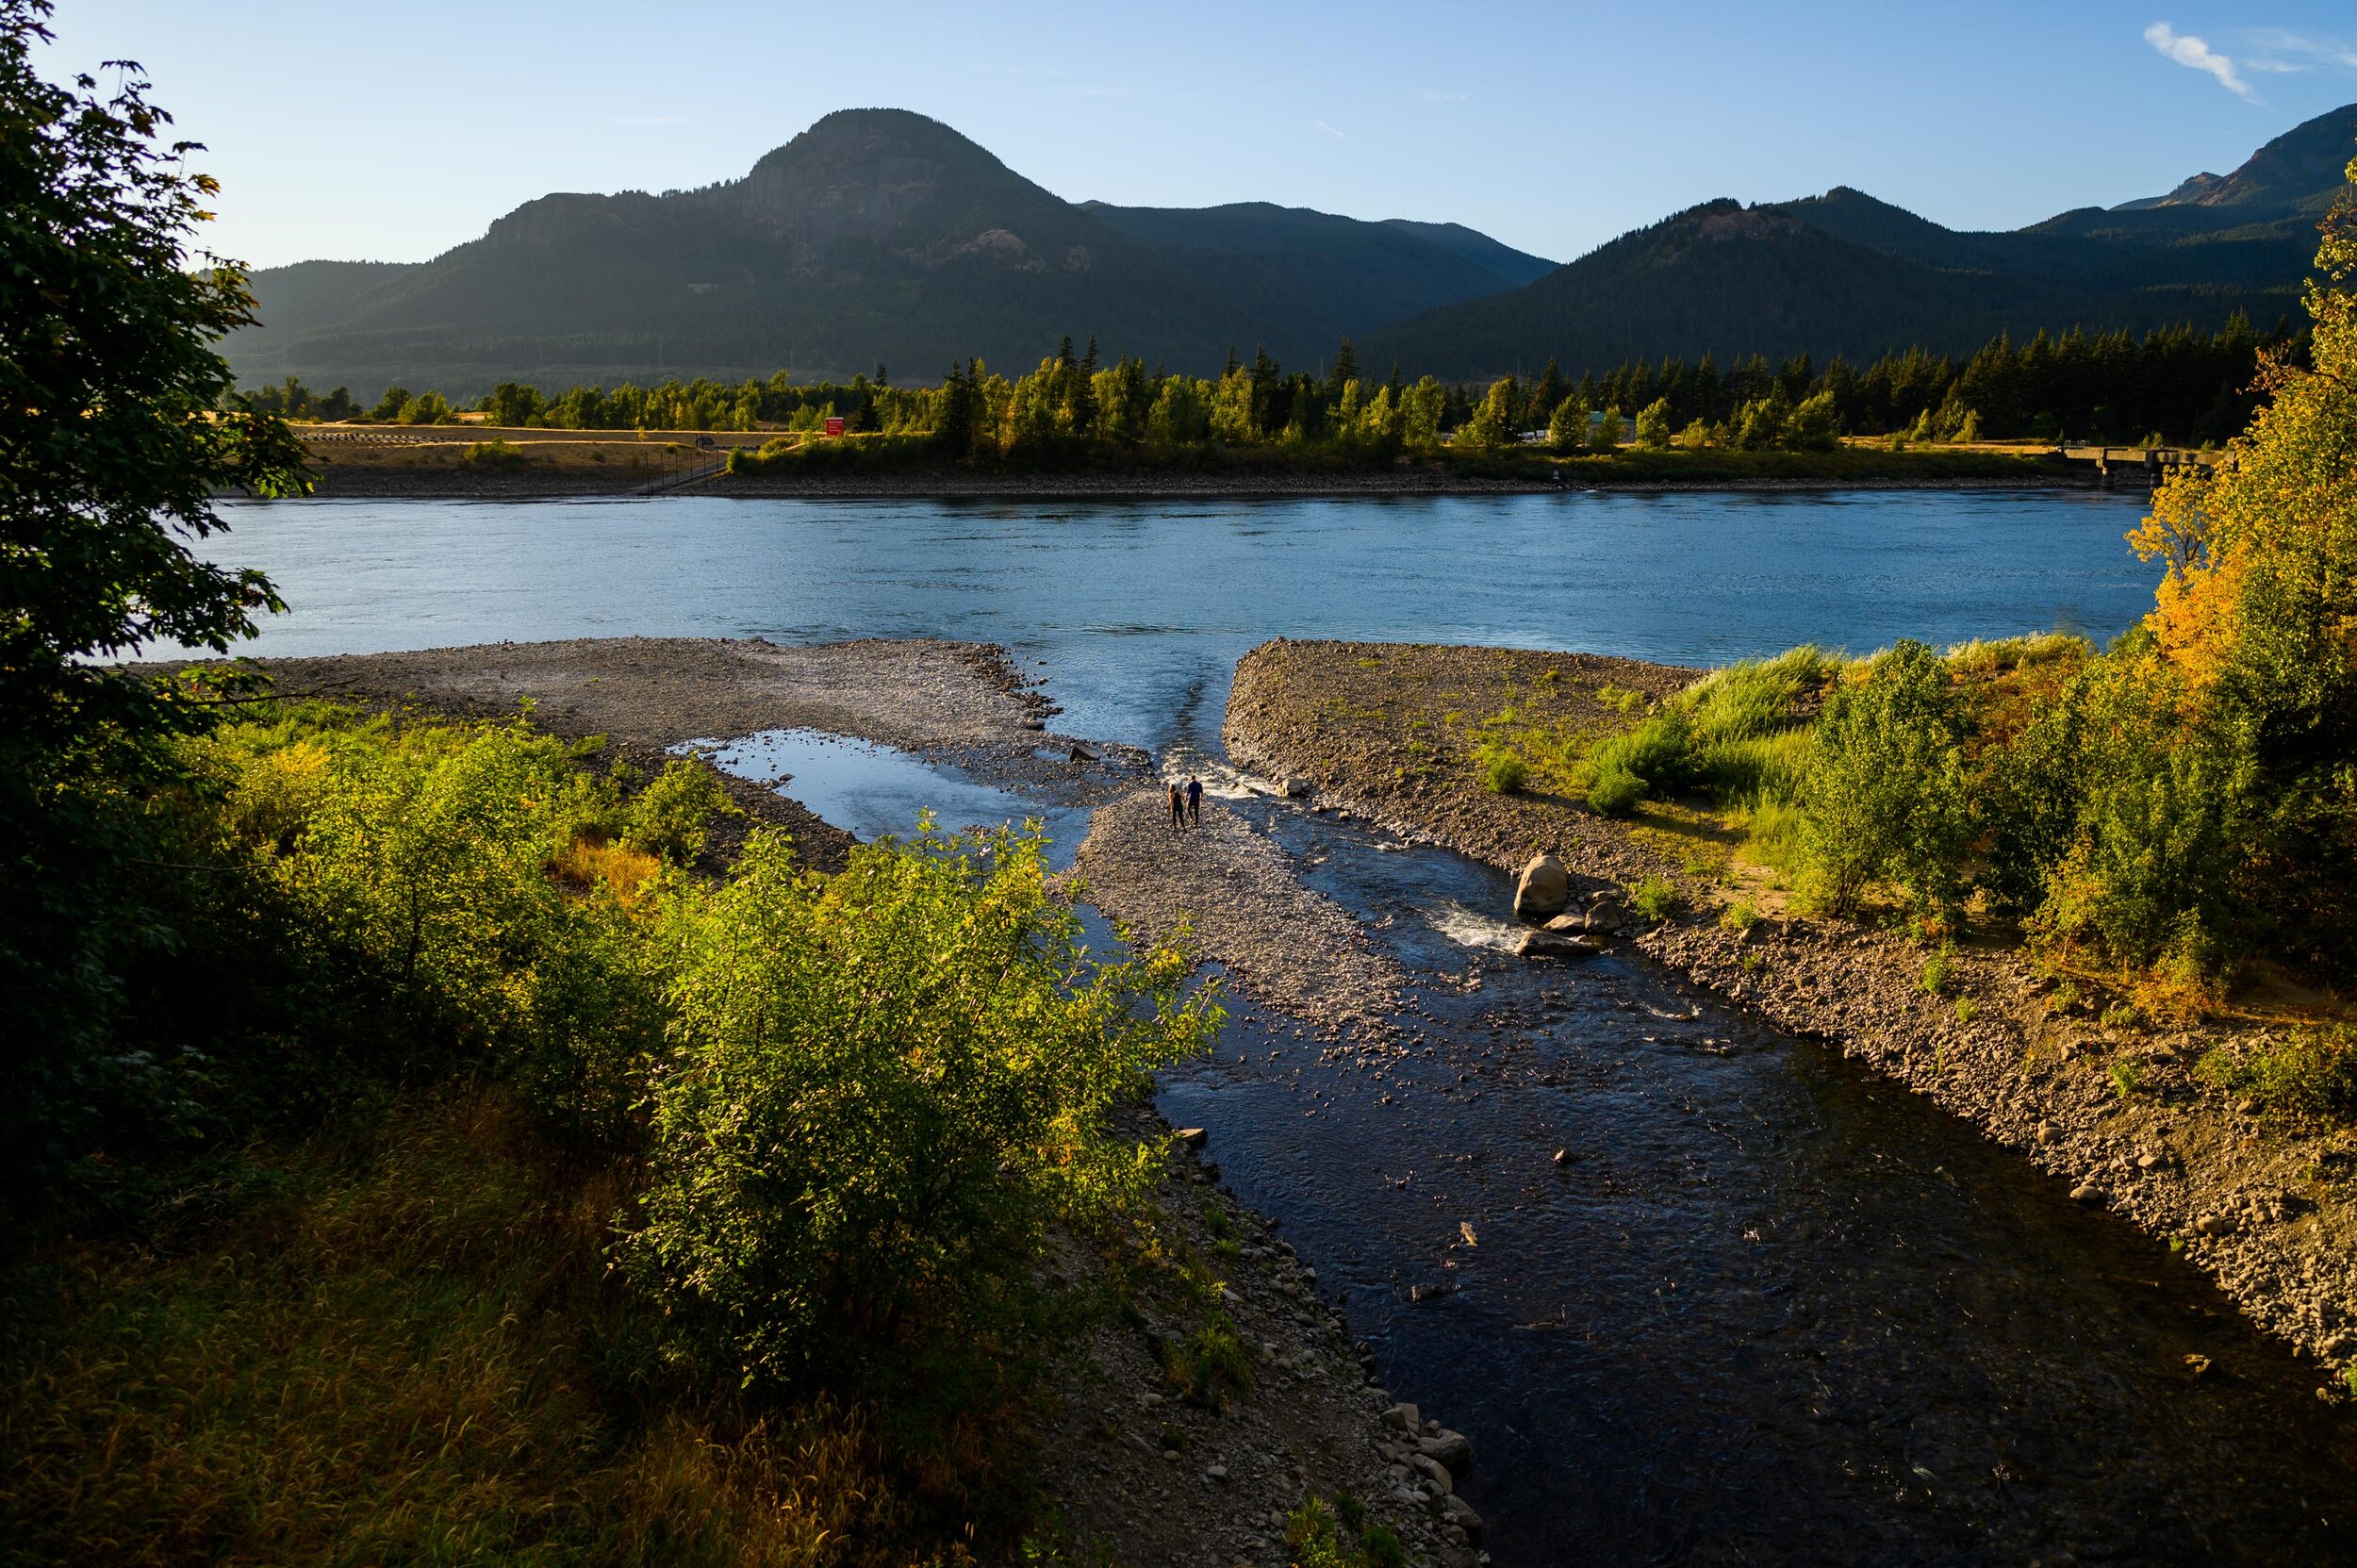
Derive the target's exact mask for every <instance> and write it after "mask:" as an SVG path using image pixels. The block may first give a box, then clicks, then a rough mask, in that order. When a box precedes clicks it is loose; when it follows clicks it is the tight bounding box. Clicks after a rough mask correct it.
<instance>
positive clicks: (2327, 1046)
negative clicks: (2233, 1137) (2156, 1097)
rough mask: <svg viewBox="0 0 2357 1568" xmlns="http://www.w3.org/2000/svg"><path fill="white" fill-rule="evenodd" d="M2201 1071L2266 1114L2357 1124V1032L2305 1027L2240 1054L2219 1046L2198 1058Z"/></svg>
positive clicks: (2343, 1028) (2345, 1028)
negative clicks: (2248, 1100)
mask: <svg viewBox="0 0 2357 1568" xmlns="http://www.w3.org/2000/svg"><path fill="white" fill-rule="evenodd" d="M2199 1071H2200V1074H2201V1076H2202V1077H2203V1078H2206V1079H2208V1080H2209V1081H2211V1082H2213V1083H2215V1084H2217V1086H2218V1087H2219V1088H2221V1089H2224V1090H2226V1091H2228V1092H2229V1093H2232V1094H2239V1095H2242V1096H2245V1097H2246V1098H2249V1099H2250V1100H2251V1101H2252V1102H2253V1103H2254V1104H2255V1105H2256V1107H2257V1108H2258V1110H2259V1112H2260V1113H2261V1114H2264V1115H2269V1116H2280V1117H2283V1118H2284V1119H2286V1120H2289V1121H2294V1122H2300V1123H2306V1124H2310V1125H2316V1126H2324V1127H2348V1126H2351V1125H2357V1029H2350V1028H2349V1027H2348V1026H2346V1025H2344V1026H2341V1027H2338V1028H2332V1029H2303V1030H2299V1031H2297V1032H2293V1033H2292V1034H2290V1035H2289V1037H2287V1038H2283V1039H2277V1040H2270V1041H2266V1042H2264V1043H2262V1044H2260V1045H2257V1046H2254V1047H2251V1048H2248V1049H2246V1050H2244V1051H2242V1052H2239V1053H2237V1052H2233V1051H2229V1050H2226V1049H2224V1048H2219V1049H2217V1050H2213V1051H2211V1052H2209V1053H2208V1054H2207V1055H2205V1056H2203V1057H2202V1058H2201V1061H2200V1067H2199Z"/></svg>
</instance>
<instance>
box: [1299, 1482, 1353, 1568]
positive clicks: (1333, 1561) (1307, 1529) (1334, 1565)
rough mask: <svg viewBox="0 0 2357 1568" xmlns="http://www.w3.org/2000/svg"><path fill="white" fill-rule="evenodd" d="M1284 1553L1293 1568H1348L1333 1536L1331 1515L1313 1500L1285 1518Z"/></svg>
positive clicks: (1309, 1499) (1321, 1504)
mask: <svg viewBox="0 0 2357 1568" xmlns="http://www.w3.org/2000/svg"><path fill="white" fill-rule="evenodd" d="M1285 1550H1286V1552H1287V1554H1288V1556H1289V1559H1290V1560H1291V1562H1292V1564H1293V1568H1350V1560H1349V1559H1348V1558H1346V1557H1344V1556H1343V1547H1342V1542H1341V1541H1340V1540H1339V1539H1338V1538H1337V1537H1336V1535H1335V1531H1334V1515H1333V1512H1332V1510H1329V1509H1327V1506H1326V1505H1325V1504H1324V1503H1322V1502H1320V1501H1319V1500H1318V1499H1317V1498H1315V1497H1310V1498H1306V1499H1304V1500H1303V1502H1302V1504H1301V1506H1300V1507H1299V1508H1296V1509H1294V1510H1293V1511H1292V1512H1291V1513H1289V1514H1287V1515H1286V1516H1285Z"/></svg>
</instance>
